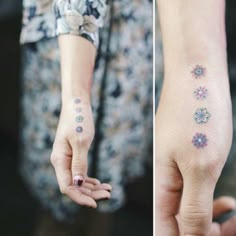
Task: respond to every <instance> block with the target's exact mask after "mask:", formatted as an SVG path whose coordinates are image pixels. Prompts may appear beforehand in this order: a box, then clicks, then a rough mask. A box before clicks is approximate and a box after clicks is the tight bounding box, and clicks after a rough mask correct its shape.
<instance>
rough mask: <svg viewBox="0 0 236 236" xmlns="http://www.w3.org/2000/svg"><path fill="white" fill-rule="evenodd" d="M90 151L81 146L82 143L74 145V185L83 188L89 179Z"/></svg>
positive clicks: (72, 168)
mask: <svg viewBox="0 0 236 236" xmlns="http://www.w3.org/2000/svg"><path fill="white" fill-rule="evenodd" d="M87 156H88V150H87V149H86V148H85V147H83V146H81V145H80V143H78V142H77V143H74V145H73V156H72V167H71V170H72V177H73V184H74V185H76V186H81V185H82V184H83V182H84V181H85V178H86V177H87V171H88V160H87Z"/></svg>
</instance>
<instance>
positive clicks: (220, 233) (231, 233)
mask: <svg viewBox="0 0 236 236" xmlns="http://www.w3.org/2000/svg"><path fill="white" fill-rule="evenodd" d="M235 209H236V202H235V199H234V198H231V197H220V198H218V199H216V200H215V201H214V204H213V216H214V218H215V217H218V216H220V215H221V214H223V213H226V212H228V211H231V210H235ZM235 224H236V216H234V217H232V218H230V219H229V220H227V221H226V222H224V223H223V224H218V223H212V225H211V230H210V233H209V235H208V236H235V235H236V227H235Z"/></svg>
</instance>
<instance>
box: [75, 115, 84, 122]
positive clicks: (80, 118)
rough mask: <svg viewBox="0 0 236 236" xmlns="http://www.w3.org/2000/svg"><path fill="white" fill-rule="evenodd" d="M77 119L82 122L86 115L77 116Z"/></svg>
mask: <svg viewBox="0 0 236 236" xmlns="http://www.w3.org/2000/svg"><path fill="white" fill-rule="evenodd" d="M75 120H76V121H77V122H82V121H83V120H84V117H83V116H76V118H75Z"/></svg>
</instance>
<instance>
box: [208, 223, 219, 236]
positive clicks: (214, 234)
mask: <svg viewBox="0 0 236 236" xmlns="http://www.w3.org/2000/svg"><path fill="white" fill-rule="evenodd" d="M208 236H222V235H221V229H220V225H219V224H217V223H212V225H211V229H210V233H209V234H208Z"/></svg>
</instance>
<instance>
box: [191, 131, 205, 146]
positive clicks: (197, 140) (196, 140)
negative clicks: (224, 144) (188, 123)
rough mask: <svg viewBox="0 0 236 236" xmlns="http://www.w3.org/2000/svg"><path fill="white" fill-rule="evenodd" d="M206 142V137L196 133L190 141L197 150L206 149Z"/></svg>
mask: <svg viewBox="0 0 236 236" xmlns="http://www.w3.org/2000/svg"><path fill="white" fill-rule="evenodd" d="M207 142H208V140H207V137H206V135H205V134H202V133H196V134H195V135H194V136H193V139H192V144H193V145H194V146H195V147H196V148H198V149H199V148H204V147H206V146H207Z"/></svg>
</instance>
